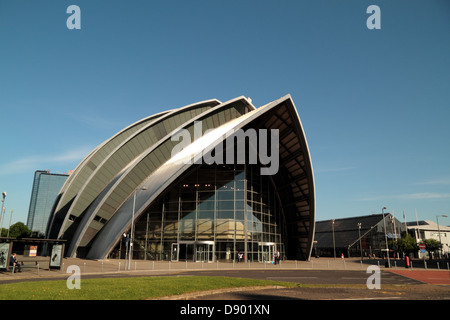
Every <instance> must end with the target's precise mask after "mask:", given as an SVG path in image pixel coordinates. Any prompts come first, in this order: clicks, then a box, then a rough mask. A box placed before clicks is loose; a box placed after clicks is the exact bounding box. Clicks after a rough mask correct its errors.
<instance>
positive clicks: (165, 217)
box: [112, 164, 286, 262]
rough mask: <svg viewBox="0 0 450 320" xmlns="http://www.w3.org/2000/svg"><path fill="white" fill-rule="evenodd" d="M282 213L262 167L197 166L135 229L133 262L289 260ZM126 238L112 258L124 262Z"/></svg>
mask: <svg viewBox="0 0 450 320" xmlns="http://www.w3.org/2000/svg"><path fill="white" fill-rule="evenodd" d="M285 238H286V236H285V227H284V222H283V214H282V208H281V205H280V201H279V199H278V195H277V192H276V189H275V188H274V185H273V182H272V180H271V178H270V176H264V175H260V167H259V166H258V165H244V164H241V165H240V164H235V165H233V164H232V165H198V166H196V167H194V168H193V169H192V170H191V171H189V174H187V175H185V176H184V177H182V178H181V179H179V180H178V181H177V182H175V183H174V184H172V186H171V187H170V188H168V192H167V193H165V194H164V195H163V196H162V197H161V198H160V199H159V200H158V201H156V202H155V203H154V205H152V206H151V207H150V208H149V209H148V210H147V211H146V212H145V213H144V214H142V215H141V217H140V218H139V219H138V220H137V222H136V224H135V241H134V245H133V259H150V260H172V261H206V262H212V261H216V260H219V261H233V260H236V261H237V260H238V254H239V253H241V254H242V255H243V259H244V261H248V260H250V261H260V262H262V261H272V260H273V255H274V253H275V252H276V251H277V250H278V251H280V257H284V254H285ZM127 247H128V246H127V238H123V239H122V241H120V243H119V244H118V245H117V246H116V248H115V250H113V252H112V256H113V257H119V256H120V257H122V258H124V257H125V255H126V254H127V253H126V248H127Z"/></svg>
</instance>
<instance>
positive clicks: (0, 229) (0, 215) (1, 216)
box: [0, 191, 6, 236]
mask: <svg viewBox="0 0 450 320" xmlns="http://www.w3.org/2000/svg"><path fill="white" fill-rule="evenodd" d="M5 198H6V191H3V193H2V210H1V211H0V236H1V233H2V227H3V208H4V206H5Z"/></svg>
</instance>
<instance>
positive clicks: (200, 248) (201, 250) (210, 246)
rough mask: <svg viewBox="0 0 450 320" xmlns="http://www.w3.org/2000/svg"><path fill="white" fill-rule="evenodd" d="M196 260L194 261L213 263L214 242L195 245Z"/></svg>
mask: <svg viewBox="0 0 450 320" xmlns="http://www.w3.org/2000/svg"><path fill="white" fill-rule="evenodd" d="M195 248H196V259H195V261H203V262H213V261H214V242H212V241H205V242H198V243H196V244H195Z"/></svg>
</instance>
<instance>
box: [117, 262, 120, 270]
mask: <svg viewBox="0 0 450 320" xmlns="http://www.w3.org/2000/svg"><path fill="white" fill-rule="evenodd" d="M117 271H120V261H119V270H117Z"/></svg>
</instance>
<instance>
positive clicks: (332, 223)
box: [331, 219, 336, 259]
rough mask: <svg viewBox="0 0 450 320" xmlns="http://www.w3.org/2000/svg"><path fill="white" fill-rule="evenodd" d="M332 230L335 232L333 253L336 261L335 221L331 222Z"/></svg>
mask: <svg viewBox="0 0 450 320" xmlns="http://www.w3.org/2000/svg"><path fill="white" fill-rule="evenodd" d="M331 229H332V230H333V251H334V258H335V259H336V243H335V240H334V219H332V220H331Z"/></svg>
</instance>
